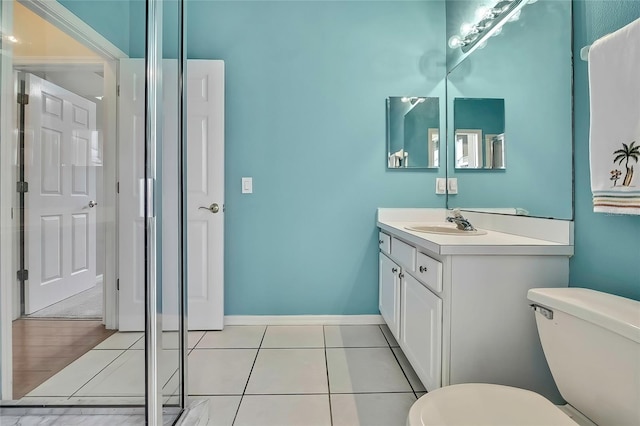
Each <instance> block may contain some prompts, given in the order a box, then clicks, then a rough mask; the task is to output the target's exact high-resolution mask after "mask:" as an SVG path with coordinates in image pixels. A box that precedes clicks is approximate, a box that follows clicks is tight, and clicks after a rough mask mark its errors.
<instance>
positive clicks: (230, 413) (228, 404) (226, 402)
mask: <svg viewBox="0 0 640 426" xmlns="http://www.w3.org/2000/svg"><path fill="white" fill-rule="evenodd" d="M197 399H206V400H208V401H209V423H207V426H231V425H232V424H233V419H234V418H235V416H236V412H237V411H238V406H239V405H240V399H242V397H241V396H240V395H237V396H236V395H233V396H231V395H223V396H192V397H189V400H197Z"/></svg>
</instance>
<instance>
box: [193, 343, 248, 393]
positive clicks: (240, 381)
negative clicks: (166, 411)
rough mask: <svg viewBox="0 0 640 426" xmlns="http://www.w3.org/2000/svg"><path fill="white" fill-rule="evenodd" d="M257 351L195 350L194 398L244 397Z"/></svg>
mask: <svg viewBox="0 0 640 426" xmlns="http://www.w3.org/2000/svg"><path fill="white" fill-rule="evenodd" d="M257 352H258V350H257V349H197V348H196V349H194V350H193V351H191V353H190V354H189V369H188V373H189V394H190V395H242V392H243V391H244V388H245V386H246V384H247V379H249V373H250V372H251V367H252V365H253V361H254V360H255V358H256V353H257Z"/></svg>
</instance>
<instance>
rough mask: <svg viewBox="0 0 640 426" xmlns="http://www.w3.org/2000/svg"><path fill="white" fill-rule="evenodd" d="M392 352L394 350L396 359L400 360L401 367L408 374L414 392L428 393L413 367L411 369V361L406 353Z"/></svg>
mask: <svg viewBox="0 0 640 426" xmlns="http://www.w3.org/2000/svg"><path fill="white" fill-rule="evenodd" d="M392 350H393V353H394V354H395V355H396V358H398V361H399V362H400V367H402V370H403V371H404V374H406V376H407V378H408V379H409V383H411V387H412V388H413V390H414V391H416V392H426V389H425V388H424V385H423V384H422V382H421V381H420V379H419V378H418V375H417V374H416V372H415V370H414V369H413V367H411V364H409V360H408V359H407V357H406V356H405V354H404V352H402V349H400V348H392Z"/></svg>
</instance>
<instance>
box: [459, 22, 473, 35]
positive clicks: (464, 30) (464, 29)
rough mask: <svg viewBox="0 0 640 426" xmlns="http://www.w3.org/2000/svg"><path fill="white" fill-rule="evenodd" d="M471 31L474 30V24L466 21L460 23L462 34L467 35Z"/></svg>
mask: <svg viewBox="0 0 640 426" xmlns="http://www.w3.org/2000/svg"><path fill="white" fill-rule="evenodd" d="M471 31H473V24H470V23H468V22H465V23H464V24H462V25H460V34H462V35H467V34H469V33H470V32H471Z"/></svg>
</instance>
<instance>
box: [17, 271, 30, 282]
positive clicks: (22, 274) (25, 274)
mask: <svg viewBox="0 0 640 426" xmlns="http://www.w3.org/2000/svg"><path fill="white" fill-rule="evenodd" d="M28 279H29V270H28V269H22V270H20V271H18V281H27V280H28Z"/></svg>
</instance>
